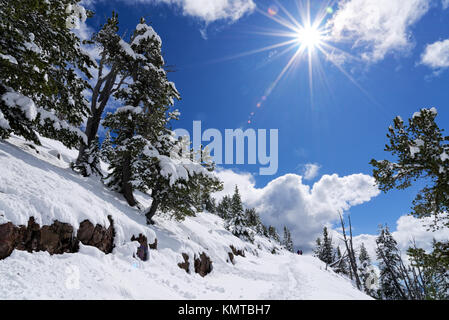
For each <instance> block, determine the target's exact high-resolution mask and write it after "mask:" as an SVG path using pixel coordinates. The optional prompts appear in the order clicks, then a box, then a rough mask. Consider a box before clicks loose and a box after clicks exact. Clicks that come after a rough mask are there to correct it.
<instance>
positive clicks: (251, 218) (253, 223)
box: [245, 208, 264, 236]
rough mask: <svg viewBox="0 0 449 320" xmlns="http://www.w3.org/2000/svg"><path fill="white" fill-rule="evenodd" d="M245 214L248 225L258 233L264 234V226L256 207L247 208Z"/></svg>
mask: <svg viewBox="0 0 449 320" xmlns="http://www.w3.org/2000/svg"><path fill="white" fill-rule="evenodd" d="M245 215H246V220H247V221H248V226H249V227H250V228H252V229H253V230H254V231H255V232H256V233H257V234H258V235H261V236H264V227H263V224H262V221H261V220H260V217H259V214H258V213H257V211H256V209H254V208H251V209H246V210H245Z"/></svg>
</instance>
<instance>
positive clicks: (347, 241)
mask: <svg viewBox="0 0 449 320" xmlns="http://www.w3.org/2000/svg"><path fill="white" fill-rule="evenodd" d="M338 214H339V216H340V222H341V227H342V231H343V241H344V243H345V246H346V252H347V253H348V258H349V265H350V269H351V271H352V272H351V273H352V274H353V275H354V278H355V283H356V285H357V289H359V290H361V288H362V284H361V281H360V277H359V274H358V272H357V260H356V258H355V252H354V246H353V242H352V224H351V217H349V239H348V237H347V235H346V228H345V222H344V220H343V216H342V214H341V213H340V212H339V213H338ZM351 279H352V278H351Z"/></svg>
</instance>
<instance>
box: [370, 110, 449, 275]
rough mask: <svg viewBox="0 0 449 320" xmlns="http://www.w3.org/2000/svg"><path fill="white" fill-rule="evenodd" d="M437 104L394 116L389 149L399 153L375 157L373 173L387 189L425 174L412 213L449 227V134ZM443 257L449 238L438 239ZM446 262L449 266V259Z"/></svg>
mask: <svg viewBox="0 0 449 320" xmlns="http://www.w3.org/2000/svg"><path fill="white" fill-rule="evenodd" d="M436 117H437V110H436V109H435V108H430V109H421V111H419V112H416V113H415V114H414V115H413V117H412V118H410V119H409V120H408V125H407V124H405V123H404V121H403V120H402V119H401V117H396V118H395V119H394V125H393V126H390V128H389V130H388V131H389V132H388V134H387V138H388V139H389V144H388V145H387V146H386V148H385V151H387V152H390V153H391V154H392V155H393V156H395V158H396V159H395V160H394V161H388V160H382V161H377V160H371V165H373V167H374V170H373V176H374V178H375V179H376V181H377V183H378V185H379V188H380V189H381V190H382V191H384V192H387V191H389V190H391V189H393V188H396V189H399V190H403V189H406V188H409V187H410V186H412V184H413V182H414V181H416V180H417V179H419V178H424V179H425V181H426V186H425V187H424V188H423V189H422V190H421V191H420V192H419V193H418V194H417V196H416V198H415V200H414V201H413V212H412V214H413V215H414V216H415V217H417V218H425V217H432V219H431V221H433V223H434V225H433V227H434V228H435V229H439V228H441V227H442V226H445V227H446V228H448V227H449V215H448V212H449V144H448V141H449V136H444V135H443V129H441V128H440V127H439V126H438V124H437V123H436V121H435V119H436ZM437 247H438V248H439V251H440V252H439V253H440V255H441V256H442V257H445V256H446V257H448V256H449V242H448V241H444V242H439V243H437ZM441 262H442V263H445V266H446V268H448V267H449V259H447V260H446V261H444V260H442V261H441Z"/></svg>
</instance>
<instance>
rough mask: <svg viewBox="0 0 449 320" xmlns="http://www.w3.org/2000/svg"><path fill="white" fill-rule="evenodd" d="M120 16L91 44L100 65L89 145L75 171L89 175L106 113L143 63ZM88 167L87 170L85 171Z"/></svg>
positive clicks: (114, 16) (87, 131)
mask: <svg viewBox="0 0 449 320" xmlns="http://www.w3.org/2000/svg"><path fill="white" fill-rule="evenodd" d="M118 24H119V20H118V15H117V14H116V13H115V12H113V13H112V16H111V17H110V18H108V20H107V22H106V23H105V24H104V25H103V26H102V28H101V29H100V31H99V32H98V33H95V34H94V35H93V36H92V38H91V40H90V41H88V44H90V45H95V47H96V48H97V50H98V51H99V54H98V55H99V59H98V61H96V62H97V65H96V69H97V72H96V73H97V77H96V78H95V79H94V81H93V82H94V84H93V86H92V88H91V92H90V94H91V96H92V98H91V100H90V115H89V117H88V119H87V123H86V128H85V134H86V137H87V144H82V145H81V146H80V149H79V153H78V157H77V160H76V165H75V166H74V168H75V169H77V168H78V169H79V170H80V171H82V174H83V175H85V174H88V173H89V172H90V171H92V170H85V168H86V167H88V166H89V163H88V161H87V160H88V159H89V158H90V154H89V151H90V150H91V148H90V147H89V146H90V145H91V144H92V142H93V141H94V140H95V137H96V136H97V134H98V129H99V127H100V122H101V119H102V116H103V113H104V110H105V108H106V106H107V105H108V103H109V102H110V100H111V99H112V98H113V96H114V94H115V93H117V92H118V91H119V90H120V89H121V88H122V87H124V86H125V85H126V81H127V80H129V79H130V77H131V75H132V74H133V71H134V70H135V69H136V68H139V67H140V65H139V62H138V61H136V60H138V59H137V58H138V57H136V55H135V53H134V52H133V51H132V50H131V49H130V44H129V43H127V42H126V41H124V40H123V39H122V38H121V37H120V36H119V35H118V30H119V27H118ZM83 168H84V169H83Z"/></svg>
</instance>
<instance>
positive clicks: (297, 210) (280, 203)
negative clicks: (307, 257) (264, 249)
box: [218, 170, 379, 250]
mask: <svg viewBox="0 0 449 320" xmlns="http://www.w3.org/2000/svg"><path fill="white" fill-rule="evenodd" d="M218 175H219V177H220V178H221V179H222V180H223V181H224V186H225V190H224V191H223V192H221V193H220V194H219V195H218V198H220V197H222V196H223V195H225V194H232V193H233V191H234V187H235V185H238V186H239V190H240V193H241V194H242V200H243V202H244V203H245V204H246V205H247V206H248V207H253V208H256V209H257V211H258V212H259V214H260V216H261V218H262V221H263V222H264V223H265V224H266V225H273V226H275V227H276V228H277V229H278V230H279V231H281V230H282V228H283V227H284V225H285V226H287V227H288V228H289V229H290V230H291V232H292V236H293V240H294V243H295V245H297V246H299V247H301V248H302V249H303V250H310V249H312V247H313V243H314V240H315V239H316V238H317V237H318V236H319V235H320V233H321V231H322V228H323V226H324V225H332V224H333V223H334V222H336V221H338V219H339V216H338V213H339V212H341V211H346V210H349V208H351V207H352V206H356V205H359V204H362V203H364V202H367V201H370V200H371V198H373V197H376V196H377V195H378V194H379V190H378V189H377V187H376V186H375V183H374V179H373V178H372V177H371V176H368V175H364V174H354V175H350V176H345V177H339V176H338V175H336V174H333V175H324V176H322V177H321V179H320V180H319V181H317V182H316V183H315V184H313V186H312V187H311V186H308V185H306V184H304V183H303V180H302V179H303V178H302V177H301V176H299V175H296V174H287V175H284V176H281V177H279V178H276V179H274V180H272V181H271V182H269V183H268V184H267V185H266V186H265V187H263V188H256V186H255V180H254V177H253V176H252V175H251V174H247V173H243V174H240V173H235V172H233V171H231V170H221V171H219V172H218Z"/></svg>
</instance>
